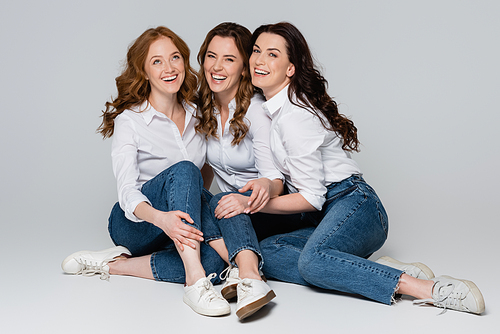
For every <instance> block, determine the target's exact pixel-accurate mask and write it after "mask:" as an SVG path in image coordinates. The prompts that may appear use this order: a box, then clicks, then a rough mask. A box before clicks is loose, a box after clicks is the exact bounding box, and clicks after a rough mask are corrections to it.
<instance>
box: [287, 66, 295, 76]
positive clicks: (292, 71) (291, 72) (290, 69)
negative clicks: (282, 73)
mask: <svg viewBox="0 0 500 334" xmlns="http://www.w3.org/2000/svg"><path fill="white" fill-rule="evenodd" d="M294 74H295V65H293V64H291V63H290V66H288V68H287V70H286V76H287V77H289V78H291V77H293V75H294Z"/></svg>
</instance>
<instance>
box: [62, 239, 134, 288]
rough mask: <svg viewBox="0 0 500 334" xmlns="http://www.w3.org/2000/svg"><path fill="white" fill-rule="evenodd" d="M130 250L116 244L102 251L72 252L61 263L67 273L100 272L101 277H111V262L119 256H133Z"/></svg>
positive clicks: (87, 273)
mask: <svg viewBox="0 0 500 334" xmlns="http://www.w3.org/2000/svg"><path fill="white" fill-rule="evenodd" d="M131 255H132V254H131V253H130V251H129V250H128V249H127V248H125V247H123V246H116V247H112V248H108V249H104V250H101V251H80V252H76V253H73V254H71V255H70V256H68V257H67V258H65V259H64V261H63V262H62V264H61V268H62V270H63V271H64V272H65V273H67V274H74V275H82V276H92V275H95V274H100V275H101V279H106V280H107V279H109V266H108V263H109V262H113V261H115V260H116V258H117V257H119V256H131Z"/></svg>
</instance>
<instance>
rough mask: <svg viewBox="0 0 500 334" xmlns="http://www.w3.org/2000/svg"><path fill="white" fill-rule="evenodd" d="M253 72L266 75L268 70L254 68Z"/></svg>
mask: <svg viewBox="0 0 500 334" xmlns="http://www.w3.org/2000/svg"><path fill="white" fill-rule="evenodd" d="M255 74H258V75H268V74H269V72H266V71H263V70H258V69H255Z"/></svg>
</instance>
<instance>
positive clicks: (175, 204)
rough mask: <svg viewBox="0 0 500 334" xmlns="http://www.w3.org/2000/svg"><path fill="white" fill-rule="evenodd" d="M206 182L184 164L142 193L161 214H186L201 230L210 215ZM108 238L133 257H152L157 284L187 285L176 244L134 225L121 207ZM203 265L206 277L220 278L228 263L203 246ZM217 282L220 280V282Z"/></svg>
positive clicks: (151, 228)
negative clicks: (205, 198) (204, 196)
mask: <svg viewBox="0 0 500 334" xmlns="http://www.w3.org/2000/svg"><path fill="white" fill-rule="evenodd" d="M202 189H203V179H202V178H201V173H200V170H199V169H198V167H196V166H195V165H194V164H193V163H192V162H190V161H181V162H178V163H176V164H175V165H172V166H171V167H169V168H167V169H166V170H164V171H163V172H161V173H160V174H158V175H157V176H155V177H154V178H152V179H151V180H149V181H148V182H146V183H145V184H144V185H143V186H142V189H141V192H142V193H143V194H144V195H145V196H146V197H147V198H148V199H149V201H150V202H151V204H152V206H153V207H154V208H155V209H158V210H160V211H175V210H179V211H183V212H186V213H188V214H189V215H190V216H191V218H192V219H193V220H194V224H190V223H188V222H186V221H184V220H183V222H185V223H186V224H188V225H191V226H193V227H195V228H197V229H201V221H202V219H201V217H202V215H204V216H205V215H208V214H209V212H208V204H206V203H205V204H204V205H203V203H202ZM108 229H109V235H110V236H111V239H112V240H113V242H114V243H115V245H121V246H124V247H127V248H128V249H129V250H130V252H131V253H132V256H143V255H149V254H151V270H152V271H153V276H154V277H155V279H156V280H157V281H166V282H174V283H184V282H185V277H186V276H185V272H184V264H183V262H182V259H181V257H180V255H179V253H178V252H177V250H176V248H175V245H174V242H173V241H172V239H170V237H168V236H167V235H166V234H165V232H163V230H162V229H160V228H159V227H156V226H155V225H153V224H151V223H148V222H145V221H143V222H133V221H130V220H128V219H127V218H126V217H125V213H124V212H123V210H122V209H121V208H120V205H119V204H118V203H116V204H115V206H114V207H113V209H112V210H111V215H110V217H109V225H108ZM200 245H201V248H200V252H201V263H202V265H203V268H205V271H206V272H207V273H212V272H215V273H217V274H220V272H221V271H222V270H224V266H225V263H224V261H223V260H222V259H221V258H220V256H219V255H218V254H217V253H216V252H215V251H214V250H213V249H212V248H211V247H208V246H207V245H205V244H204V243H200ZM217 279H218V278H217Z"/></svg>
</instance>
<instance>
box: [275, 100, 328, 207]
mask: <svg viewBox="0 0 500 334" xmlns="http://www.w3.org/2000/svg"><path fill="white" fill-rule="evenodd" d="M297 110H298V109H297ZM280 131H281V140H282V143H283V146H284V148H285V151H286V155H287V157H286V158H285V161H284V162H285V164H286V167H287V169H288V170H289V173H290V174H289V177H290V182H291V183H292V184H293V186H294V187H295V188H296V189H297V190H298V192H299V194H301V195H302V196H303V197H304V198H305V199H306V201H308V202H309V203H310V204H311V205H312V206H313V207H314V208H316V209H317V210H321V209H322V207H323V204H324V203H325V194H326V187H325V185H324V184H325V172H324V167H323V161H322V157H321V151H320V150H319V147H320V146H321V145H322V144H323V142H324V140H325V131H323V127H322V125H321V122H320V121H319V119H318V118H317V117H316V116H314V115H312V114H310V113H308V112H307V111H305V110H298V112H291V113H289V114H287V115H284V116H283V117H282V118H281V119H280Z"/></svg>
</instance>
